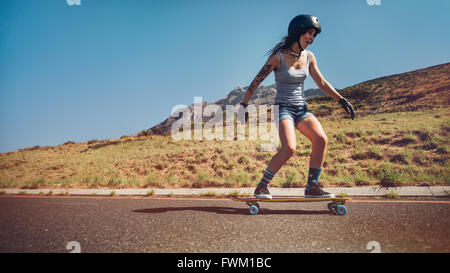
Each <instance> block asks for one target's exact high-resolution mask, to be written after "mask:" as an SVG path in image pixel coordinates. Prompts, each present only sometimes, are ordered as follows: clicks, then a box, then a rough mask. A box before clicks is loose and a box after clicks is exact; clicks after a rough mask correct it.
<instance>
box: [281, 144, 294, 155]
mask: <svg viewBox="0 0 450 273" xmlns="http://www.w3.org/2000/svg"><path fill="white" fill-rule="evenodd" d="M295 149H296V147H295V146H293V145H286V146H283V147H281V150H282V152H283V153H284V154H285V155H286V156H288V157H291V156H292V155H293V154H294V153H295Z"/></svg>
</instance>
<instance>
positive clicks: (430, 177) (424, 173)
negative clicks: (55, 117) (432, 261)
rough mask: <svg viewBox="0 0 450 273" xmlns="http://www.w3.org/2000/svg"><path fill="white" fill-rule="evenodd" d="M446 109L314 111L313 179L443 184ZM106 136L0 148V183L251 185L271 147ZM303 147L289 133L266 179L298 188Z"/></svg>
mask: <svg viewBox="0 0 450 273" xmlns="http://www.w3.org/2000/svg"><path fill="white" fill-rule="evenodd" d="M316 107H318V106H317V105H316ZM311 108H314V105H312V107H311ZM312 111H313V112H314V109H313V110H312ZM449 114H450V113H449V110H448V109H446V108H441V109H434V110H424V111H416V112H400V113H381V114H377V115H373V116H370V115H366V116H363V117H359V118H358V119H356V120H354V121H352V120H349V119H347V118H343V117H342V115H343V113H338V114H335V115H330V116H329V117H323V118H320V120H321V122H322V124H323V126H324V128H325V131H326V132H327V135H328V137H329V145H328V150H327V151H328V152H327V157H326V161H325V166H324V168H323V169H324V171H323V172H322V176H321V182H322V183H323V184H325V185H326V186H355V185H356V186H361V185H373V184H381V185H420V184H423V183H426V184H428V185H448V184H450V176H449V173H450V172H449V164H448V158H449V134H450V121H449V119H448V117H449ZM110 142H114V143H111V144H108V145H99V144H102V142H100V143H99V142H98V141H93V142H91V143H90V144H88V143H70V142H69V143H67V144H64V145H60V146H56V147H34V148H29V149H23V150H20V151H18V152H13V153H7V154H1V155H0V187H1V188H23V189H26V188H30V189H31V188H32V189H37V188H47V187H52V188H71V187H78V188H124V187H127V188H145V187H152V188H154V187H159V188H177V187H187V188H191V187H194V188H205V187H252V186H254V185H255V184H256V183H257V182H259V180H260V178H261V176H262V173H263V171H264V169H265V168H266V166H267V164H268V162H269V161H270V159H271V158H272V156H273V155H274V154H275V153H276V152H275V151H272V152H262V151H260V147H261V144H262V143H263V141H259V140H252V141H250V140H246V141H239V140H238V141H225V140H224V141H216V140H213V141H206V140H203V141H189V140H181V141H175V140H173V139H172V138H171V137H170V136H152V137H148V138H142V139H131V140H129V139H121V140H120V141H110ZM103 143H105V142H103ZM94 145H97V146H94ZM89 147H91V148H89ZM93 147H94V148H93ZM310 152H311V144H310V143H309V141H308V140H307V139H306V138H305V137H304V136H302V135H300V134H299V133H298V132H297V151H296V152H295V154H294V155H293V156H292V158H291V159H290V160H289V161H288V162H287V163H286V165H285V166H283V168H282V169H281V170H280V171H279V173H278V174H277V175H276V177H275V178H274V180H273V182H272V186H274V187H304V186H305V183H306V176H307V171H308V164H309V163H308V160H309V154H310Z"/></svg>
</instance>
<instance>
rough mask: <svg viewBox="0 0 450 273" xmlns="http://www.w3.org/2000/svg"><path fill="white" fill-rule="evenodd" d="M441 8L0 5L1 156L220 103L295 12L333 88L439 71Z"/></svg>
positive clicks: (384, 4)
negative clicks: (312, 35) (304, 21)
mask: <svg viewBox="0 0 450 273" xmlns="http://www.w3.org/2000/svg"><path fill="white" fill-rule="evenodd" d="M449 10H450V1H448V0H441V1H438V0H430V1H425V0H422V1H411V0H395V1H394V0H381V5H379V6H377V5H372V6H371V5H368V3H367V0H345V1H344V0H340V1H336V0H324V1H312V0H309V1H300V0H295V1H290V0H278V1H273V0H228V1H226V0H220V1H219V0H180V1H175V0H164V1H163V0H81V5H80V6H76V5H74V6H70V5H68V4H67V2H66V0H40V1H35V0H0V152H10V151H17V149H19V148H25V147H32V146H35V145H40V146H48V145H59V144H63V143H64V142H66V141H69V140H71V141H76V142H80V141H88V140H91V139H108V138H119V137H121V136H123V135H131V134H135V133H137V132H139V131H141V130H144V129H148V128H150V127H152V126H154V125H156V124H157V123H159V122H161V121H163V120H164V119H166V118H167V117H168V116H169V115H170V111H171V110H172V107H173V106H175V105H177V104H186V105H189V104H191V103H193V102H194V97H195V96H201V97H203V100H204V101H210V102H214V101H216V100H218V99H220V98H223V97H224V96H226V95H227V94H228V93H229V92H230V91H231V90H232V89H234V88H236V87H237V86H241V87H244V86H248V85H249V84H250V82H251V81H252V79H253V77H254V76H255V75H256V73H257V72H258V71H259V69H260V68H261V66H262V65H263V64H264V62H265V61H266V58H267V57H266V56H265V53H266V52H267V51H268V50H269V49H271V48H272V47H273V46H274V45H275V44H276V43H277V42H279V41H280V39H281V38H282V37H283V36H284V35H286V32H287V25H288V24H289V21H290V20H291V19H292V18H293V17H294V16H296V15H298V14H302V13H307V14H313V15H316V16H317V17H318V18H319V19H320V21H321V24H322V33H321V34H320V35H319V36H317V38H316V39H315V41H314V44H313V45H312V46H310V47H309V48H308V49H309V50H311V51H313V52H314V53H315V55H316V58H317V61H318V64H319V68H320V70H321V71H322V74H323V75H324V76H325V78H326V79H327V80H328V81H329V82H330V83H331V84H332V85H333V86H334V87H336V88H345V87H347V86H351V85H354V84H356V83H359V82H362V81H366V80H370V79H374V78H377V77H381V76H385V75H391V74H395V73H402V72H406V71H411V70H415V69H419V68H424V67H428V66H432V65H437V64H442V63H447V62H449V60H450V51H449V48H448V45H449V44H450V35H448V29H449V27H450V19H449V18H448V16H447V15H448V11H449ZM273 83H274V77H273V74H272V75H270V76H269V77H268V78H267V79H266V80H265V81H264V82H263V83H262V84H263V85H270V84H273ZM313 87H314V88H316V85H315V83H314V82H313V81H312V80H311V79H310V78H309V79H307V81H306V88H313ZM356 110H357V109H356Z"/></svg>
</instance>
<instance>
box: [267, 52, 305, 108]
mask: <svg viewBox="0 0 450 273" xmlns="http://www.w3.org/2000/svg"><path fill="white" fill-rule="evenodd" d="M306 52H307V63H306V66H305V67H303V68H302V69H294V68H289V67H287V66H286V64H285V62H284V57H283V54H282V53H281V52H278V54H280V57H281V67H280V69H278V70H276V71H274V73H275V84H276V87H277V94H276V96H275V101H274V104H280V103H281V104H287V105H295V106H304V105H307V103H306V100H305V96H304V94H303V91H304V90H303V83H304V81H305V79H306V77H308V74H309V55H310V53H309V51H308V50H306Z"/></svg>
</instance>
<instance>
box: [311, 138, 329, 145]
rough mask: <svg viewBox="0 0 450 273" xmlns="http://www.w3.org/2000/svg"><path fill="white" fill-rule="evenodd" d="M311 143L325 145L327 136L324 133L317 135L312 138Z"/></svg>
mask: <svg viewBox="0 0 450 273" xmlns="http://www.w3.org/2000/svg"><path fill="white" fill-rule="evenodd" d="M312 143H313V145H319V146H322V147H325V146H327V144H328V137H327V136H326V135H317V136H316V137H314V139H312Z"/></svg>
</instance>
